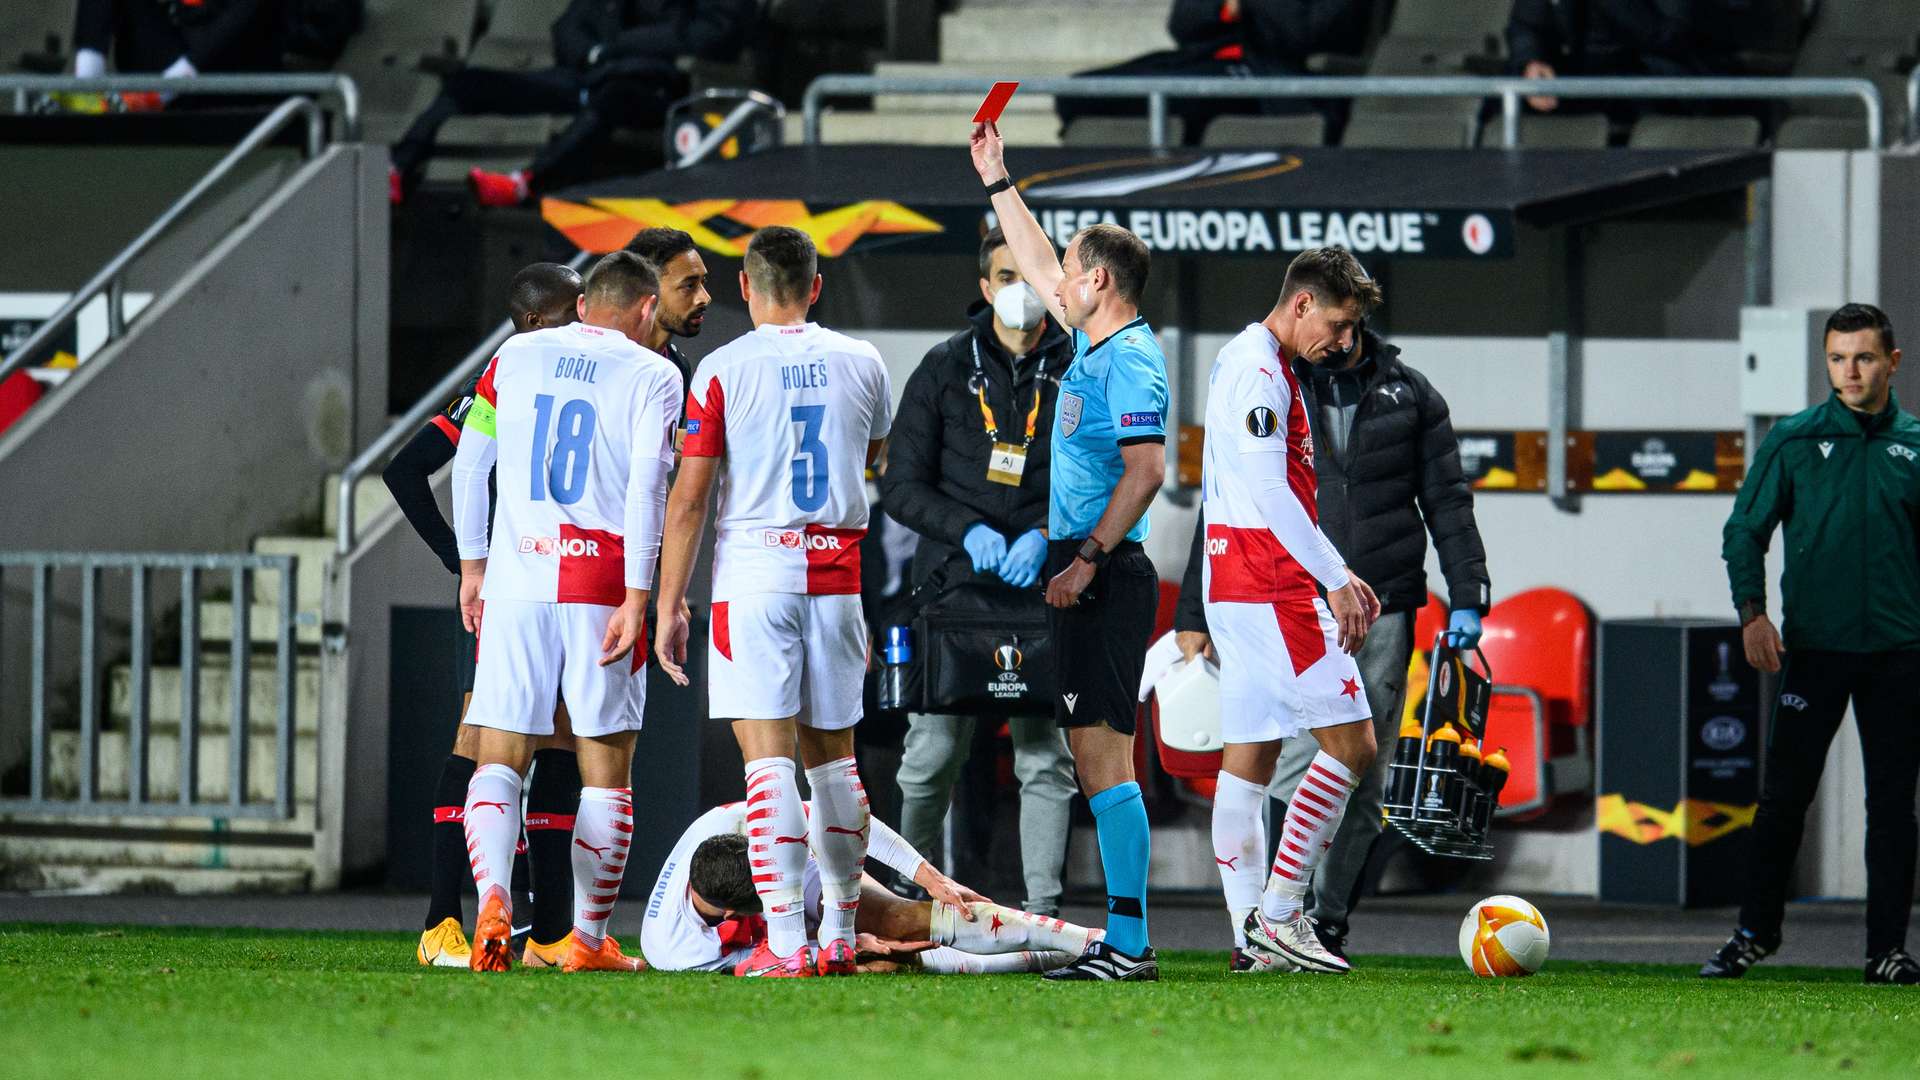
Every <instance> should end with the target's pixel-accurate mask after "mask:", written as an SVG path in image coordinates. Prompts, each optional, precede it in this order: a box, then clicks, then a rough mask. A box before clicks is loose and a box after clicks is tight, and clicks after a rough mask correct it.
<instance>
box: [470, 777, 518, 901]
mask: <svg viewBox="0 0 1920 1080" xmlns="http://www.w3.org/2000/svg"><path fill="white" fill-rule="evenodd" d="M461 816H462V817H463V818H464V819H465V820H464V821H463V822H462V824H463V825H464V826H465V828H466V833H467V862H468V863H469V864H471V865H472V866H473V887H474V891H475V892H477V893H479V894H480V900H481V902H482V903H485V902H486V899H487V894H488V893H491V892H493V891H494V890H496V889H497V890H499V893H500V899H501V900H502V901H503V902H505V903H506V904H507V906H508V909H509V910H511V909H512V906H513V851H514V848H516V847H518V846H519V844H520V774H519V773H517V772H514V771H513V770H512V769H509V768H507V767H506V766H505V765H482V766H480V767H479V768H478V769H475V770H474V771H473V779H472V780H471V781H469V782H468V783H467V805H466V807H465V809H464V810H463V811H462V815H461Z"/></svg>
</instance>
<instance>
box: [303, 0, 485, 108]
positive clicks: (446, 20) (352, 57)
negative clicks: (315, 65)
mask: <svg viewBox="0 0 1920 1080" xmlns="http://www.w3.org/2000/svg"><path fill="white" fill-rule="evenodd" d="M478 13H479V3H478V0H436V2H435V3H431V4H421V3H416V2H413V0H367V6H366V17H365V20H364V21H363V22H362V24H361V27H360V32H359V33H357V34H355V35H354V36H353V38H352V39H351V40H349V41H348V42H347V47H346V49H345V51H343V52H342V53H341V54H340V59H339V61H338V62H337V63H336V64H335V65H334V66H335V69H336V70H338V71H339V72H340V73H341V74H343V75H347V76H350V77H352V79H353V81H354V83H355V85H357V86H358V87H359V88H360V102H361V105H360V112H361V117H362V124H361V127H362V129H363V133H364V136H365V138H366V139H367V140H368V141H369V142H376V143H392V142H394V141H396V140H397V139H399V137H400V135H401V133H403V132H404V131H406V129H407V125H408V124H410V123H412V122H413V118H414V117H415V116H417V115H419V113H420V111H421V110H423V109H425V108H426V107H427V103H428V102H430V101H432V100H433V96H434V94H436V93H438V92H439V90H440V80H439V78H438V77H437V76H435V75H433V74H431V73H429V72H427V71H425V70H422V68H421V61H422V60H423V59H431V60H435V61H438V62H442V63H458V62H459V61H460V60H462V59H463V58H464V57H465V56H466V55H467V49H468V46H469V45H470V44H471V41H472V38H473V26H474V20H475V18H476V17H477V15H478Z"/></svg>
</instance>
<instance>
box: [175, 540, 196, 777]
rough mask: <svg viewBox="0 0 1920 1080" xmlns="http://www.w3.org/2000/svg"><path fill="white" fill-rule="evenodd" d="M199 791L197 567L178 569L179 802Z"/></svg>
mask: <svg viewBox="0 0 1920 1080" xmlns="http://www.w3.org/2000/svg"><path fill="white" fill-rule="evenodd" d="M199 794H200V571H198V570H196V569H194V568H193V567H191V566H186V567H182V568H181V570H180V793H179V798H180V802H181V803H182V804H183V805H185V804H190V803H194V802H197V801H198V800H199Z"/></svg>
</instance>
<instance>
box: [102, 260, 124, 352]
mask: <svg viewBox="0 0 1920 1080" xmlns="http://www.w3.org/2000/svg"><path fill="white" fill-rule="evenodd" d="M125 336H127V279H126V278H124V277H121V276H119V275H117V274H116V275H115V276H114V278H113V280H112V281H109V282H107V340H108V341H110V342H111V341H119V340H120V339H121V338H123V337H125Z"/></svg>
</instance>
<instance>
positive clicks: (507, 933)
mask: <svg viewBox="0 0 1920 1080" xmlns="http://www.w3.org/2000/svg"><path fill="white" fill-rule="evenodd" d="M468 964H469V966H470V967H472V968H473V970H475V971H510V970H512V969H513V914H512V910H511V909H510V908H508V907H507V899H506V896H505V894H503V893H501V892H500V891H499V890H498V889H495V890H493V891H490V892H488V893H487V898H486V899H485V900H482V901H481V902H480V917H479V918H478V919H475V920H474V923H473V956H472V957H471V958H470V959H469V960H468Z"/></svg>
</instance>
